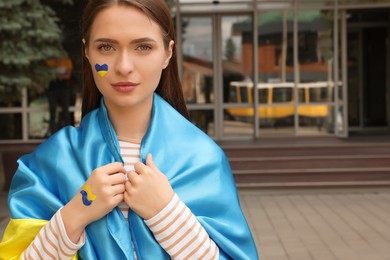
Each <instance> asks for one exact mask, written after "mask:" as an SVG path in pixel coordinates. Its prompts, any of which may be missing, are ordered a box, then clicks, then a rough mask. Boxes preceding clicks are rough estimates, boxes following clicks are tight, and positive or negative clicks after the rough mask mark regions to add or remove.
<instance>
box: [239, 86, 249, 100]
mask: <svg viewBox="0 0 390 260" xmlns="http://www.w3.org/2000/svg"><path fill="white" fill-rule="evenodd" d="M240 95H241V103H248V88H240Z"/></svg>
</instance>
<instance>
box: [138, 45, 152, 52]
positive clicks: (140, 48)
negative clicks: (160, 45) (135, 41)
mask: <svg viewBox="0 0 390 260" xmlns="http://www.w3.org/2000/svg"><path fill="white" fill-rule="evenodd" d="M151 49H152V47H150V46H149V45H141V46H138V47H137V50H140V51H150V50H151Z"/></svg>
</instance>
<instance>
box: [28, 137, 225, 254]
mask: <svg viewBox="0 0 390 260" xmlns="http://www.w3.org/2000/svg"><path fill="white" fill-rule="evenodd" d="M118 139H119V146H120V152H121V155H122V158H123V161H124V167H125V169H126V171H127V172H128V171H133V170H134V165H135V164H136V163H137V162H139V161H140V144H139V143H134V142H131V141H130V140H127V139H125V138H120V137H119V138H118ZM119 208H120V209H121V212H122V214H123V216H124V217H125V218H126V220H128V211H129V206H128V205H127V204H126V203H125V202H122V203H120V204H119ZM60 211H61V209H60V210H58V211H57V213H56V214H55V215H54V216H53V217H52V219H51V220H50V221H49V222H48V223H47V224H46V225H45V226H44V227H43V228H42V229H41V230H40V232H39V233H38V235H37V236H36V237H35V239H34V240H33V242H32V243H31V244H30V246H29V247H28V248H27V249H26V250H25V251H24V253H23V255H22V259H70V258H72V256H73V255H74V254H76V253H77V251H78V250H79V249H80V248H81V247H82V246H83V245H84V244H85V232H83V234H82V236H81V238H80V240H79V242H78V243H77V244H74V243H72V242H71V241H70V239H69V237H68V235H67V233H66V230H65V226H64V224H63V221H62V218H61V214H60ZM144 222H145V224H146V225H147V226H148V227H149V229H150V230H151V231H152V233H153V235H154V237H155V239H156V240H157V242H158V243H159V244H160V245H161V247H162V248H164V250H165V251H166V252H167V253H168V254H169V255H170V257H171V258H172V259H218V258H219V249H218V247H217V245H216V244H215V243H214V241H213V240H211V239H210V237H209V235H208V234H207V232H206V230H205V229H204V228H203V227H202V225H201V224H200V223H199V221H198V220H197V219H196V217H195V215H194V214H193V213H192V212H191V210H190V209H189V208H188V207H187V206H186V205H185V204H184V203H183V202H182V201H181V200H180V199H179V197H178V196H177V194H174V196H173V198H172V200H171V201H170V202H169V203H168V205H167V206H166V207H165V208H164V209H162V210H161V211H160V212H159V213H158V214H157V215H155V216H154V217H152V218H151V219H148V220H145V221H144ZM129 224H130V223H129ZM134 253H135V256H136V252H134Z"/></svg>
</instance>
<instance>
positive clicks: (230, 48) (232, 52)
mask: <svg viewBox="0 0 390 260" xmlns="http://www.w3.org/2000/svg"><path fill="white" fill-rule="evenodd" d="M236 49H237V47H236V45H235V44H234V42H233V39H232V38H228V39H227V40H226V45H225V57H226V59H227V60H228V61H234V58H235V56H236Z"/></svg>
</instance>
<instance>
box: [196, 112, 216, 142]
mask: <svg viewBox="0 0 390 260" xmlns="http://www.w3.org/2000/svg"><path fill="white" fill-rule="evenodd" d="M190 118H191V121H192V123H194V124H195V125H196V126H197V127H198V128H200V129H201V130H202V131H203V132H205V133H206V134H208V135H209V136H214V135H215V129H214V127H215V125H214V112H213V110H192V111H190Z"/></svg>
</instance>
